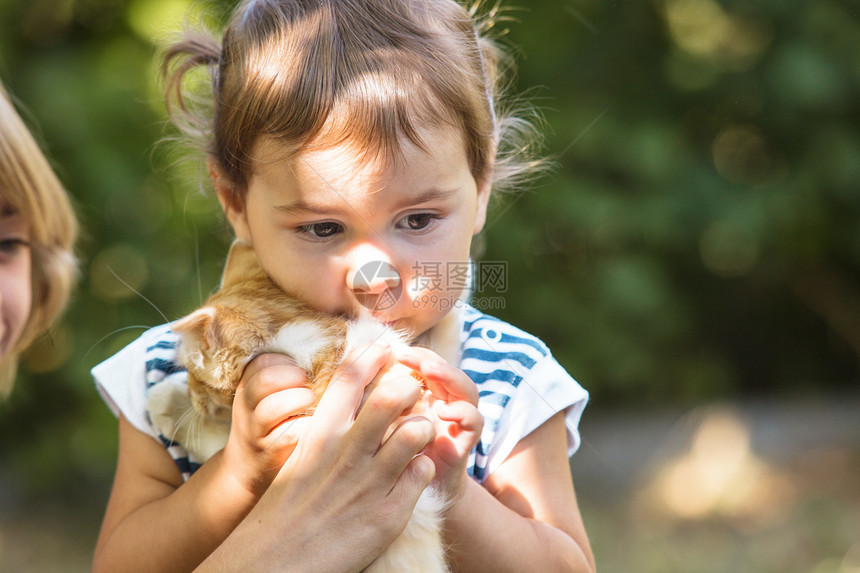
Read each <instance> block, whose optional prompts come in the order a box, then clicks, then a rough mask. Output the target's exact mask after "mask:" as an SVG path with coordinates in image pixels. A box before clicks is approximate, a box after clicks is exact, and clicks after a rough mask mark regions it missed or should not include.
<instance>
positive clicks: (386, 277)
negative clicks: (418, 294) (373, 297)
mask: <svg viewBox="0 0 860 573" xmlns="http://www.w3.org/2000/svg"><path fill="white" fill-rule="evenodd" d="M348 281H349V288H351V289H352V290H353V291H354V292H355V293H356V294H381V293H382V292H384V291H386V290H388V289H392V288H396V287H398V286H400V272H399V271H398V270H397V268H395V267H394V265H392V264H391V263H389V262H388V261H381V260H377V261H368V262H366V263H364V264H362V265H360V266H358V268H356V269H354V270H353V272H352V273H351V275H350V277H349V279H348Z"/></svg>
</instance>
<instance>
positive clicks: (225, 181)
mask: <svg viewBox="0 0 860 573" xmlns="http://www.w3.org/2000/svg"><path fill="white" fill-rule="evenodd" d="M206 166H207V167H208V168H209V177H211V178H212V185H213V186H214V187H215V193H217V195H218V201H219V202H220V203H221V208H222V209H223V210H224V214H225V215H226V216H227V220H228V221H230V225H231V226H232V227H233V232H234V233H235V234H236V238H237V239H242V240H243V241H246V242H248V243H250V242H251V233H250V232H249V229H248V216H247V213H246V211H245V203H244V201H243V199H242V197H240V196H239V194H238V193H237V192H236V189H235V187H234V186H233V183H232V182H231V181H230V179H229V178H228V177H227V176H226V175H225V174H224V172H223V171H222V170H221V167H219V166H218V165H217V164H216V163H215V162H214V161H213V160H211V159H209V160H207V161H206Z"/></svg>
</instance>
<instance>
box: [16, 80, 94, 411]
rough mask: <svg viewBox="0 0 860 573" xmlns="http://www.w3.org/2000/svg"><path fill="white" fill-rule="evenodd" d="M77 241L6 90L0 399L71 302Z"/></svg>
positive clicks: (62, 198)
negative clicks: (29, 350)
mask: <svg viewBox="0 0 860 573" xmlns="http://www.w3.org/2000/svg"><path fill="white" fill-rule="evenodd" d="M76 234H77V220H76V219H75V215H74V212H73V210H72V206H71V203H70V201H69V197H68V195H67V194H66V191H65V189H63V186H62V185H61V184H60V181H59V180H58V179H57V176H56V175H55V174H54V171H53V170H52V169H51V166H50V165H49V164H48V161H47V159H45V156H44V155H43V154H42V151H41V149H40V148H39V146H38V145H37V144H36V141H35V140H34V139H33V136H32V135H31V134H30V131H29V130H28V129H27V126H26V125H25V124H24V122H23V121H22V120H21V117H20V116H19V115H18V113H17V112H16V111H15V107H14V106H13V105H12V102H11V100H10V98H9V96H8V94H7V93H6V91H5V89H4V88H3V86H2V85H0V397H5V396H6V395H8V394H9V392H10V391H11V390H12V386H13V384H14V381H15V371H16V368H17V364H18V355H19V354H20V353H21V352H22V351H23V350H24V349H25V348H26V347H27V346H28V345H29V344H30V343H31V342H32V341H33V340H34V339H35V338H36V337H37V336H38V335H39V334H41V333H42V332H44V331H45V330H47V328H48V327H49V326H51V324H53V322H54V321H55V320H56V319H57V317H58V316H59V315H60V313H61V312H62V311H63V309H64V308H65V306H66V303H67V302H68V299H69V294H70V292H71V289H72V286H73V284H74V282H75V277H76V269H77V266H76V261H75V257H74V255H73V254H72V249H73V245H74V242H75V236H76Z"/></svg>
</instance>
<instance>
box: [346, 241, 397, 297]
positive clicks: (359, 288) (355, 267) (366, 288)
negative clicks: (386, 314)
mask: <svg viewBox="0 0 860 573" xmlns="http://www.w3.org/2000/svg"><path fill="white" fill-rule="evenodd" d="M350 263H351V264H350V270H349V273H348V275H347V279H346V280H347V286H348V287H349V288H350V290H352V292H353V294H354V295H355V297H356V299H357V300H358V301H359V303H360V304H361V305H363V306H364V307H366V308H369V309H371V310H374V311H382V310H385V309H387V308H390V307H392V306H394V304H396V303H397V300H398V299H399V298H400V294H401V293H402V292H403V285H402V278H401V276H400V272H399V271H398V270H397V268H396V267H395V266H394V264H392V262H391V259H390V258H389V257H388V255H387V254H386V252H385V251H383V250H382V249H379V248H377V247H375V246H373V245H369V244H365V245H361V246H359V247H357V248H356V249H355V251H354V252H353V253H352V256H351V257H350Z"/></svg>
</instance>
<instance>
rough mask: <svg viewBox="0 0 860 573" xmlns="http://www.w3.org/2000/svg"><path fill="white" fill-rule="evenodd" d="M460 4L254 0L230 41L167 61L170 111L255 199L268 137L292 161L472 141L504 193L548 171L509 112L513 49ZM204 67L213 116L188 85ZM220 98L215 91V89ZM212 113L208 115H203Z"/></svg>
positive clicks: (195, 38)
mask: <svg viewBox="0 0 860 573" xmlns="http://www.w3.org/2000/svg"><path fill="white" fill-rule="evenodd" d="M476 10H477V6H475V7H473V8H472V9H471V10H466V9H465V8H464V7H463V6H461V5H459V4H458V3H456V2H454V1H453V0H312V1H311V0H246V1H244V2H242V3H241V4H240V5H239V6H238V8H237V9H236V11H235V13H234V14H233V16H232V18H231V19H230V21H229V23H228V25H227V27H226V29H225V31H224V33H223V39H222V41H221V42H219V41H217V40H216V39H214V37H213V36H212V35H210V34H201V33H186V34H185V37H184V38H183V39H181V40H180V41H178V42H177V43H176V44H174V45H173V46H172V47H171V48H169V50H168V51H167V52H166V54H165V61H164V67H163V73H164V76H165V77H166V80H167V105H168V109H169V110H171V116H172V117H173V118H174V121H175V122H176V123H177V125H178V126H179V128H180V130H181V131H182V132H183V133H185V134H186V135H189V136H191V137H192V138H193V139H194V140H196V141H197V142H198V144H202V146H203V147H204V149H205V150H206V152H207V154H208V156H209V159H210V160H211V161H214V162H215V164H216V165H217V166H219V167H220V168H221V171H222V173H223V174H224V175H226V176H227V177H228V179H229V180H230V181H231V183H232V184H233V188H234V192H235V193H237V194H238V195H239V198H242V197H243V195H244V193H245V191H246V186H247V183H248V180H249V178H250V176H251V175H252V173H253V167H254V166H253V165H252V150H253V147H254V144H255V143H256V142H257V141H258V140H259V138H260V137H264V136H265V137H270V138H275V139H276V140H278V141H279V142H281V143H283V144H285V146H286V148H287V150H288V152H289V153H296V152H299V151H301V150H302V149H305V148H306V146H309V145H310V146H314V145H316V146H328V145H335V144H339V143H348V144H350V145H353V146H356V148H357V149H359V150H360V151H361V153H363V154H364V157H366V158H374V157H379V156H381V157H382V158H383V159H384V160H385V161H394V160H396V158H397V154H398V152H399V147H398V146H399V143H400V141H401V139H400V138H401V137H402V136H405V137H406V138H408V140H410V141H411V142H412V143H413V144H415V145H417V146H418V147H422V148H423V142H422V141H421V138H420V135H419V133H420V130H421V128H423V127H437V126H453V127H456V128H458V129H459V130H461V133H462V135H463V138H464V142H465V145H466V150H467V153H468V159H469V165H470V168H471V170H472V174H473V176H474V177H475V179H476V180H478V181H489V182H490V183H492V186H493V187H494V188H496V189H499V188H505V187H510V186H512V185H515V184H517V183H518V182H519V181H520V180H521V179H522V176H523V175H524V174H526V173H527V172H529V171H530V170H531V169H532V168H534V167H535V166H537V165H539V164H540V163H541V162H540V161H539V160H536V159H535V158H534V157H533V155H532V154H531V150H533V149H537V148H538V147H539V145H537V146H536V145H533V143H534V142H535V140H536V139H538V138H539V136H538V134H537V130H534V129H532V124H531V123H530V122H529V121H526V120H524V119H522V118H518V117H515V116H514V114H513V113H509V114H506V113H504V112H503V111H502V110H503V109H504V108H503V106H502V105H500V103H501V102H500V101H499V100H500V99H501V95H502V91H503V90H502V88H503V87H504V83H503V81H502V78H501V76H502V74H501V73H500V72H501V70H502V68H504V67H505V65H504V63H505V62H506V61H507V60H506V58H505V57H504V54H503V52H502V51H501V50H500V48H499V47H498V46H497V45H496V43H494V42H493V41H491V40H490V39H488V38H486V37H484V35H483V34H482V33H481V32H480V29H481V28H485V29H486V28H489V27H490V25H491V22H489V23H488V22H486V21H485V22H481V21H478V20H477V19H476V18H475V16H474V14H475V13H476ZM200 67H202V68H204V69H205V70H207V71H208V73H209V82H208V84H209V85H208V86H207V88H206V91H207V92H210V93H211V102H210V103H211V105H210V107H208V108H207V107H206V105H205V102H206V101H208V100H209V99H210V96H209V94H207V95H206V96H204V97H203V98H202V100H201V99H200V98H199V97H195V96H194V95H193V90H190V89H189V88H188V86H187V85H186V84H187V83H188V82H187V81H186V80H187V77H186V76H188V74H189V72H191V71H192V70H195V69H197V68H200ZM210 90H211V91H210ZM201 101H202V102H204V105H203V106H202V107H201V106H200V105H199V104H200V103H201Z"/></svg>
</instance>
